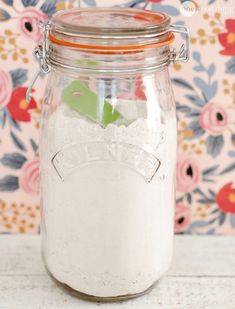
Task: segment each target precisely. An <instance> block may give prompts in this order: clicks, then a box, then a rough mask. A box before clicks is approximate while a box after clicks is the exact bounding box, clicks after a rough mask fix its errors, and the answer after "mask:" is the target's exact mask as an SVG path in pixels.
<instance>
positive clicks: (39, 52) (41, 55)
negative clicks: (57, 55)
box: [26, 21, 51, 103]
mask: <svg viewBox="0 0 235 309" xmlns="http://www.w3.org/2000/svg"><path fill="white" fill-rule="evenodd" d="M39 27H40V28H41V29H42V42H41V43H40V44H39V45H38V46H37V47H36V48H35V51H34V55H35V57H36V59H37V60H38V62H39V70H38V72H37V73H36V74H35V76H34V77H33V79H32V81H31V82H30V85H29V87H28V89H27V92H26V102H27V103H29V102H30V98H31V92H32V88H33V86H34V84H35V82H36V80H37V79H38V77H39V75H40V74H47V73H49V72H50V70H51V67H50V66H49V65H48V63H47V50H48V46H47V45H48V44H47V34H48V31H49V30H50V21H49V22H46V23H43V22H42V21H40V22H39Z"/></svg>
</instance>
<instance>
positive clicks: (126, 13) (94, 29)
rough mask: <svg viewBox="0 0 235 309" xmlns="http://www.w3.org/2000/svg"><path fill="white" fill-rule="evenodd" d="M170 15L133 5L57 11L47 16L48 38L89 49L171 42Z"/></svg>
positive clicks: (128, 47) (55, 41) (148, 45)
mask: <svg viewBox="0 0 235 309" xmlns="http://www.w3.org/2000/svg"><path fill="white" fill-rule="evenodd" d="M170 22H171V19H170V17H169V16H168V15H166V14H164V13H161V12H155V11H154V12H153V11H150V10H144V9H133V8H86V9H73V10H65V11H59V12H58V13H56V14H55V15H54V16H52V18H51V22H50V33H49V39H50V40H51V41H52V42H54V43H57V44H60V45H64V46H71V47H80V48H81V47H84V48H86V49H87V48H91V49H95V48H96V49H98V50H99V49H112V50H118V49H124V50H126V49H133V48H134V47H135V49H138V47H139V48H141V49H143V48H144V47H152V46H153V44H154V46H162V45H167V44H169V43H171V42H172V41H173V39H174V35H173V33H172V32H171V30H170Z"/></svg>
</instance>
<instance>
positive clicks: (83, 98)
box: [62, 80, 126, 127]
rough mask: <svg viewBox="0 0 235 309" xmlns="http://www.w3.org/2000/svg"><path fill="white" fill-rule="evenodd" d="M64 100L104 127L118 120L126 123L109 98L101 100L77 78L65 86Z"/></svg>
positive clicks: (81, 113)
mask: <svg viewBox="0 0 235 309" xmlns="http://www.w3.org/2000/svg"><path fill="white" fill-rule="evenodd" d="M62 100H63V102H64V103H65V104H67V105H68V106H69V107H70V108H72V109H73V110H75V111H77V112H78V113H79V114H80V115H83V116H86V117H87V118H89V119H91V120H93V121H95V122H97V123H99V124H100V125H101V126H103V127H106V126H107V125H108V124H109V123H113V122H116V121H118V122H119V123H123V124H125V123H126V121H125V119H124V118H123V116H122V115H121V114H120V113H119V112H118V111H117V110H116V109H114V108H113V106H112V105H111V104H110V103H109V102H108V101H107V100H104V102H100V100H99V96H98V95H96V94H95V93H94V92H93V91H91V90H90V88H89V87H88V86H87V85H86V84H85V83H83V82H82V81H79V80H75V81H73V82H71V84H70V85H69V86H67V87H65V88H64V89H63V91H62ZM102 105H103V106H102ZM100 108H101V110H100Z"/></svg>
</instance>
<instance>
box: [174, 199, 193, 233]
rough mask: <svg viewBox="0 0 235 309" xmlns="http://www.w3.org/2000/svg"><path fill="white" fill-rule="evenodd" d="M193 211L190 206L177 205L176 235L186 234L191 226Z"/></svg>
mask: <svg viewBox="0 0 235 309" xmlns="http://www.w3.org/2000/svg"><path fill="white" fill-rule="evenodd" d="M190 219H191V209H190V207H189V206H188V205H184V204H176V208H175V233H181V232H184V231H185V230H186V229H187V227H188V226H189V224H190Z"/></svg>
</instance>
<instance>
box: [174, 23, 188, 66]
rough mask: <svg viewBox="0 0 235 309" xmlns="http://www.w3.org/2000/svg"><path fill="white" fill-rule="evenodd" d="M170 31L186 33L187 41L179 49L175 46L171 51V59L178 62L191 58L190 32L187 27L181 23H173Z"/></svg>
mask: <svg viewBox="0 0 235 309" xmlns="http://www.w3.org/2000/svg"><path fill="white" fill-rule="evenodd" d="M170 31H172V32H175V33H180V34H183V35H185V43H184V44H182V45H181V47H180V49H179V51H177V50H176V48H174V49H173V50H172V51H171V55H170V61H171V62H173V63H176V62H187V61H188V60H189V49H190V33H189V30H188V28H187V27H185V26H180V25H171V26H170Z"/></svg>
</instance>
